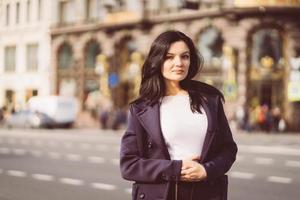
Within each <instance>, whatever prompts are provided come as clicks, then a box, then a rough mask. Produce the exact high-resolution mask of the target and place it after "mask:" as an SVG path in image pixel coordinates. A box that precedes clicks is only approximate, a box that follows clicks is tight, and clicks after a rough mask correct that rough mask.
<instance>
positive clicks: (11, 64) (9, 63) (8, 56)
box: [4, 46, 16, 72]
mask: <svg viewBox="0 0 300 200" xmlns="http://www.w3.org/2000/svg"><path fill="white" fill-rule="evenodd" d="M4 54H5V55H4V57H5V58H4V60H5V61H4V62H5V63H4V70H5V71H6V72H14V71H15V69H16V47H15V46H10V47H5V50H4Z"/></svg>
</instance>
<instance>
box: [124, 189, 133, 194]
mask: <svg viewBox="0 0 300 200" xmlns="http://www.w3.org/2000/svg"><path fill="white" fill-rule="evenodd" d="M124 191H125V192H126V193H127V194H131V191H132V189H131V188H127V189H125V190H124Z"/></svg>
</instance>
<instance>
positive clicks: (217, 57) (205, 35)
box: [197, 27, 224, 67]
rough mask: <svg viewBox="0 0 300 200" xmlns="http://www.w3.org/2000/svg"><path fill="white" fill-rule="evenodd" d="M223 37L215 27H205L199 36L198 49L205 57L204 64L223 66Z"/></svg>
mask: <svg viewBox="0 0 300 200" xmlns="http://www.w3.org/2000/svg"><path fill="white" fill-rule="evenodd" d="M223 43H224V41H223V38H222V36H221V33H220V32H219V31H218V30H217V29H216V28H214V27H209V28H207V29H205V30H204V31H203V32H202V33H201V34H200V36H199V38H198V43H197V46H198V49H199V51H200V53H201V55H202V56H203V58H204V65H206V66H209V67H221V57H222V54H223V53H222V47H223Z"/></svg>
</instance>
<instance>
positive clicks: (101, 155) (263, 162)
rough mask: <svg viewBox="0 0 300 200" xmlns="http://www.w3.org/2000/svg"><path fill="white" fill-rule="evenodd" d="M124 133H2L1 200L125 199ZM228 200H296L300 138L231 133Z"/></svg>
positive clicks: (127, 190)
mask: <svg viewBox="0 0 300 200" xmlns="http://www.w3.org/2000/svg"><path fill="white" fill-rule="evenodd" d="M121 135H122V131H119V132H113V131H101V130H95V129H93V130H92V129H90V130H83V129H73V130H4V129H2V130H0V200H48V199H49V200H50V199H51V200H65V199H72V200H86V199H88V200H94V199H95V200H96V199H97V200H99V199H101V200H115V199H122V200H129V199H130V183H129V182H127V181H124V180H122V179H121V177H120V173H119V167H118V162H119V160H118V154H119V143H120V137H121ZM234 136H235V138H236V141H237V143H238V146H239V153H238V159H237V162H236V163H235V164H234V166H233V168H232V169H231V171H230V172H229V173H228V175H229V177H230V186H229V199H230V200H241V199H242V200H253V199H256V200H259V199H261V200H299V199H300V190H299V188H300V187H299V186H300V173H299V172H300V134H298V135H290V134H289V135H271V134H269V135H265V134H241V133H239V134H235V135H234Z"/></svg>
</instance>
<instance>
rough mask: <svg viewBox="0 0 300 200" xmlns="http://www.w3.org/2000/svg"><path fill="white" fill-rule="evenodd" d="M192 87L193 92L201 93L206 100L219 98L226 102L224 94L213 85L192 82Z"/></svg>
mask: <svg viewBox="0 0 300 200" xmlns="http://www.w3.org/2000/svg"><path fill="white" fill-rule="evenodd" d="M191 87H192V88H193V90H196V91H197V92H199V93H201V95H203V96H204V97H205V98H208V99H210V98H217V99H221V100H222V101H224V95H223V93H222V92H221V91H220V90H218V89H217V88H216V87H214V86H212V85H209V84H207V83H204V82H201V81H195V80H192V81H191Z"/></svg>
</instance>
